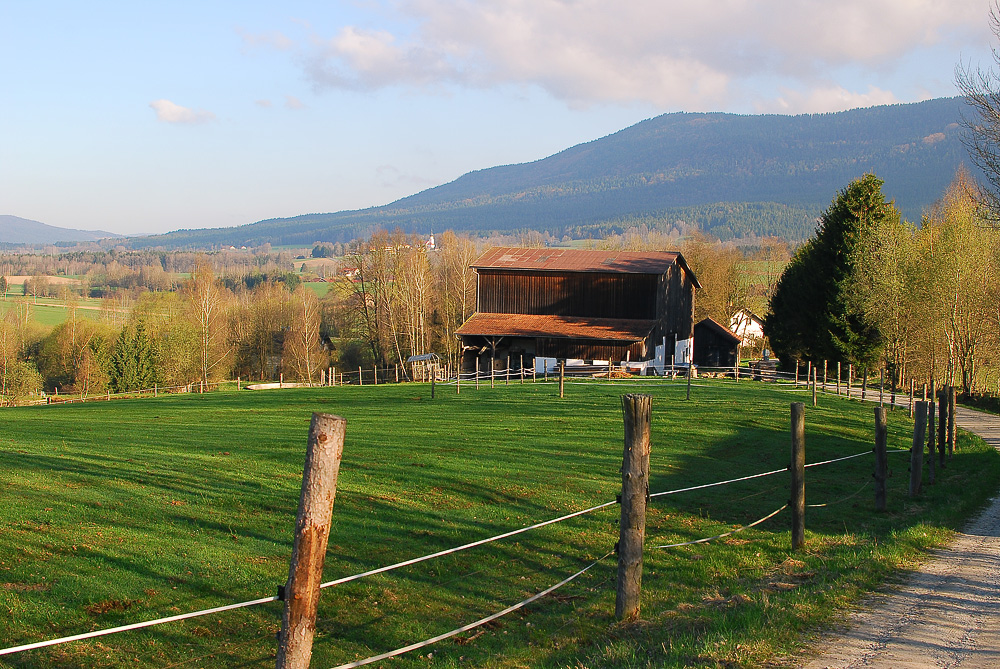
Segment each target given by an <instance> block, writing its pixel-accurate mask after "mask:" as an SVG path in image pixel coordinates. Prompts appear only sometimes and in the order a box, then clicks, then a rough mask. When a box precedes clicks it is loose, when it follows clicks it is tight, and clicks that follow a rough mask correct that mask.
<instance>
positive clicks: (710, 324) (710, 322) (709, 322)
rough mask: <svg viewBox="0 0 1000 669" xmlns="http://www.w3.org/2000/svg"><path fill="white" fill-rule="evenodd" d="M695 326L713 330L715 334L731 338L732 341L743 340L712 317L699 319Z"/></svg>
mask: <svg viewBox="0 0 1000 669" xmlns="http://www.w3.org/2000/svg"><path fill="white" fill-rule="evenodd" d="M695 327H696V328H708V329H709V330H712V331H714V332H715V333H716V334H717V335H719V336H721V337H723V338H725V339H729V340H731V341H732V342H733V343H738V342H741V341H743V339H742V338H741V337H740V336H739V335H738V334H736V333H735V332H733V331H732V330H730V329H729V328H727V327H726V326H725V325H723V324H722V323H720V322H719V321H717V320H715V319H714V318H706V319H705V320H703V321H699V322H698V323H696V324H695Z"/></svg>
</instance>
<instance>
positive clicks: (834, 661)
mask: <svg viewBox="0 0 1000 669" xmlns="http://www.w3.org/2000/svg"><path fill="white" fill-rule="evenodd" d="M956 422H957V424H958V425H959V427H962V428H964V429H966V430H969V431H970V432H975V433H976V434H978V435H980V436H981V437H983V439H985V440H986V441H987V442H988V443H990V444H992V445H993V446H994V447H996V448H998V449H1000V416H992V415H989V414H984V413H980V412H978V411H972V410H969V409H965V408H963V407H958V411H957V412H956ZM998 483H1000V482H998ZM819 649H820V655H818V656H816V657H815V658H814V659H812V660H810V661H808V662H806V663H805V664H802V665H800V666H802V667H804V668H805V669H827V668H829V669H834V668H836V669H847V668H848V667H850V668H852V669H853V668H855V667H878V668H880V669H888V668H889V667H891V668H892V669H904V668H905V669H916V668H917V667H920V668H921V669H923V668H926V667H963V668H971V667H975V668H977V669H979V668H985V667H1000V496H998V497H995V498H994V499H993V501H992V503H991V504H990V506H989V507H988V508H987V509H986V510H985V511H984V512H983V513H982V515H980V516H979V517H978V518H977V519H976V520H974V521H973V522H972V523H971V524H970V525H969V527H967V528H966V530H965V532H963V533H960V534H959V535H958V537H957V538H956V541H955V543H954V544H953V545H952V546H951V547H950V548H948V549H946V550H941V551H938V553H937V554H936V555H935V556H934V557H933V558H932V559H931V560H930V561H928V562H927V563H926V564H925V565H924V566H923V568H921V569H920V571H918V572H916V573H915V574H913V575H912V577H911V578H910V579H909V580H908V581H907V582H906V583H905V584H904V585H902V586H901V587H900V588H899V589H898V590H893V591H891V592H888V593H885V594H883V595H879V596H876V597H874V598H873V599H872V600H871V601H869V602H868V603H867V604H865V605H864V607H863V610H862V611H859V612H857V613H855V614H852V615H851V617H850V622H849V631H848V632H846V633H844V634H841V635H836V636H831V637H828V638H826V639H824V640H823V641H822V642H821V643H820V644H819Z"/></svg>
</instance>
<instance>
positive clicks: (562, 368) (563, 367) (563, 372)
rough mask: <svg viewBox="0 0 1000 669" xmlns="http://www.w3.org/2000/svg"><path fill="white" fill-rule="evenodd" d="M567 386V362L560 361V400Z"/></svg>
mask: <svg viewBox="0 0 1000 669" xmlns="http://www.w3.org/2000/svg"><path fill="white" fill-rule="evenodd" d="M565 384H566V361H565V360H560V361H559V397H560V399H561V398H562V397H563V390H564V389H565Z"/></svg>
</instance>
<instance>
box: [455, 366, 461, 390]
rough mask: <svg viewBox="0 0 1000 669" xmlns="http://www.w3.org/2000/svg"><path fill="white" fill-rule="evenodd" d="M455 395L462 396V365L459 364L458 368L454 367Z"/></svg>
mask: <svg viewBox="0 0 1000 669" xmlns="http://www.w3.org/2000/svg"><path fill="white" fill-rule="evenodd" d="M455 394H456V395H461V394H462V365H461V364H459V365H458V367H456V373H455Z"/></svg>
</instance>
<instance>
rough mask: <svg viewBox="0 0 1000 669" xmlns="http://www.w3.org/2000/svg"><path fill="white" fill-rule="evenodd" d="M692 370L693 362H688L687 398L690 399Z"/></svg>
mask: <svg viewBox="0 0 1000 669" xmlns="http://www.w3.org/2000/svg"><path fill="white" fill-rule="evenodd" d="M693 372H694V363H693V362H689V363H688V379H687V399H691V374H692V373H693Z"/></svg>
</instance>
